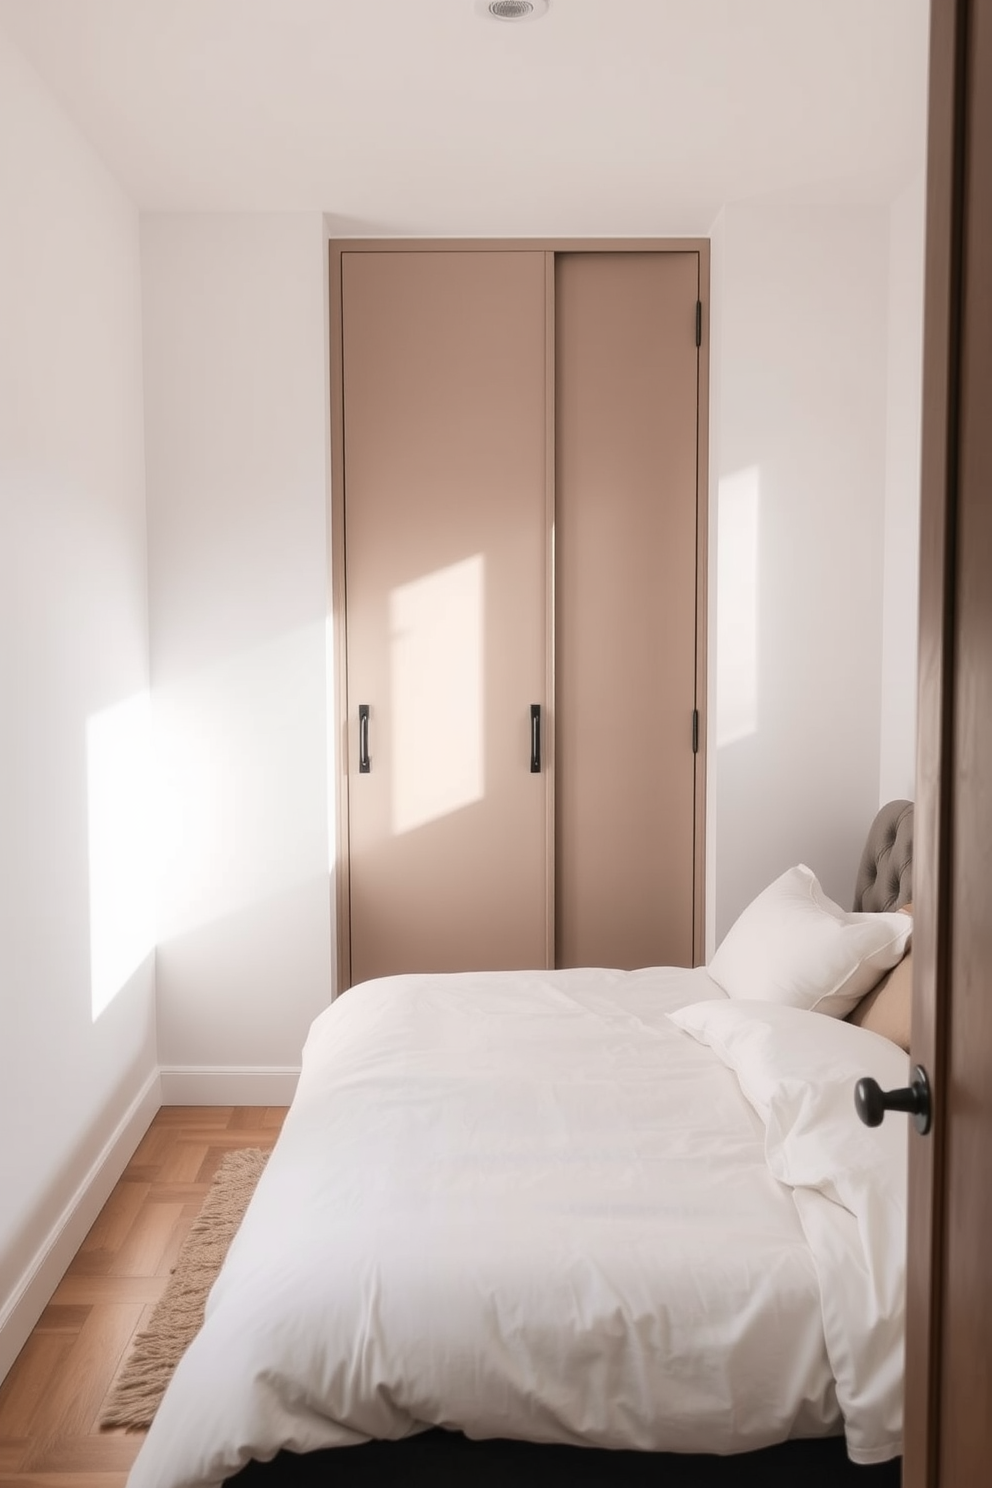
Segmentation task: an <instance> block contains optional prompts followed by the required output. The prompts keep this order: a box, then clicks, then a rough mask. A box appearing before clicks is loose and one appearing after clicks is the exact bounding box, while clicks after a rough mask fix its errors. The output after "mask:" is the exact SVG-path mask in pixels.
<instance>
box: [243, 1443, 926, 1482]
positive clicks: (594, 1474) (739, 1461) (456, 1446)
mask: <svg viewBox="0 0 992 1488" xmlns="http://www.w3.org/2000/svg"><path fill="white" fill-rule="evenodd" d="M900 1479H901V1470H900V1462H899V1460H898V1459H897V1460H896V1461H894V1462H884V1463H882V1464H880V1465H879V1466H877V1467H855V1466H854V1464H853V1463H851V1462H850V1461H849V1460H848V1457H847V1453H846V1451H845V1448H844V1441H843V1438H841V1437H832V1438H830V1439H829V1440H827V1441H796V1442H785V1443H784V1444H783V1445H782V1446H778V1447H767V1448H765V1449H764V1450H763V1451H760V1452H745V1453H742V1454H741V1455H740V1456H735V1457H705V1456H685V1455H682V1454H679V1453H671V1452H657V1453H654V1452H607V1451H603V1450H600V1449H597V1448H591V1447H560V1446H533V1445H531V1444H530V1443H528V1442H515V1441H486V1442H475V1441H469V1440H468V1439H467V1438H466V1437H464V1436H461V1435H460V1434H459V1433H457V1432H451V1431H437V1430H435V1431H426V1432H424V1433H423V1434H422V1435H421V1436H414V1437H408V1438H407V1439H406V1440H405V1441H401V1442H368V1443H366V1445H364V1446H360V1447H333V1448H330V1449H328V1450H326V1451H323V1452H311V1453H308V1454H307V1455H306V1456H303V1457H301V1456H294V1455H293V1453H291V1452H280V1453H279V1455H278V1457H276V1458H275V1459H274V1460H273V1461H272V1462H266V1463H262V1462H250V1463H249V1464H248V1466H247V1467H246V1468H244V1470H243V1471H242V1472H240V1473H238V1475H237V1476H236V1477H234V1478H229V1479H228V1483H229V1484H232V1485H235V1484H236V1485H237V1488H283V1485H285V1488H318V1485H319V1488H324V1485H327V1488H331V1485H333V1488H365V1485H370V1488H371V1485H374V1484H382V1483H402V1484H403V1488H566V1485H567V1488H574V1485H576V1484H578V1485H581V1488H627V1485H628V1484H630V1485H634V1484H637V1485H642V1484H643V1485H647V1484H654V1485H656V1488H899V1484H900Z"/></svg>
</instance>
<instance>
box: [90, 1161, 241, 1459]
mask: <svg viewBox="0 0 992 1488" xmlns="http://www.w3.org/2000/svg"><path fill="white" fill-rule="evenodd" d="M267 1157H268V1154H267V1153H265V1152H261V1151H259V1149H258V1148H256V1147H247V1148H242V1149H241V1150H240V1151H237V1152H228V1153H226V1154H225V1156H224V1157H223V1158H222V1159H221V1162H220V1166H219V1167H218V1169H217V1173H216V1176H215V1177H214V1180H213V1182H212V1183H211V1185H210V1188H209V1190H208V1191H207V1196H206V1198H205V1199H204V1201H203V1207H202V1208H201V1210H200V1213H199V1214H198V1215H197V1217H196V1219H195V1220H194V1221H193V1226H192V1228H191V1230H190V1232H189V1234H188V1235H187V1237H186V1239H185V1241H184V1243H183V1247H182V1249H181V1250H180V1252H179V1259H178V1260H177V1261H176V1264H175V1266H174V1267H173V1270H172V1274H171V1276H170V1277H169V1280H168V1282H167V1283H166V1287H165V1291H164V1292H163V1293H162V1295H161V1297H160V1298H159V1300H158V1302H157V1303H156V1304H155V1309H154V1311H153V1313H152V1315H151V1317H150V1319H149V1322H148V1327H147V1328H146V1329H145V1330H144V1331H143V1332H142V1333H139V1334H138V1336H137V1338H136V1339H135V1341H134V1346H133V1348H132V1350H131V1353H130V1354H129V1355H128V1357H127V1359H126V1360H125V1361H124V1366H123V1368H122V1370H121V1372H120V1374H119V1376H118V1378H117V1381H116V1383H115V1385H114V1387H113V1389H112V1390H111V1392H110V1395H109V1396H108V1398H107V1404H106V1406H105V1407H104V1411H103V1414H102V1415H101V1417H100V1425H101V1427H102V1428H104V1429H105V1430H110V1429H112V1428H118V1429H119V1428H121V1427H123V1428H124V1429H125V1430H128V1431H144V1430H145V1429H146V1428H147V1427H148V1426H150V1425H151V1423H152V1417H153V1416H154V1415H155V1412H156V1410H157V1409H158V1405H159V1401H160V1400H161V1399H162V1396H163V1395H164V1394H165V1388H166V1386H167V1385H168V1383H169V1380H170V1379H171V1378H172V1373H173V1370H174V1369H175V1367H176V1365H177V1364H178V1363H179V1360H180V1359H181V1358H182V1356H183V1354H184V1353H185V1352H186V1349H187V1347H188V1346H189V1344H190V1343H191V1342H192V1341H193V1338H194V1337H195V1336H196V1334H197V1333H198V1332H199V1330H200V1327H201V1325H202V1323H203V1309H204V1307H205V1305H206V1301H207V1294H208V1292H209V1291H210V1288H211V1286H212V1285H213V1283H214V1280H215V1278H216V1276H217V1273H218V1271H219V1270H220V1268H221V1265H222V1263H223V1260H224V1257H225V1256H226V1254H227V1249H228V1246H229V1245H230V1243H231V1241H232V1240H233V1239H234V1235H235V1232H236V1230H237V1228H238V1226H239V1225H240V1223H241V1220H242V1218H243V1216H244V1212H245V1210H246V1209H247V1207H248V1201H249V1199H250V1198H251V1196H252V1194H253V1193H254V1191H255V1185H256V1183H257V1182H258V1180H259V1177H260V1175H261V1172H262V1169H263V1168H264V1167H265V1163H266V1159H267Z"/></svg>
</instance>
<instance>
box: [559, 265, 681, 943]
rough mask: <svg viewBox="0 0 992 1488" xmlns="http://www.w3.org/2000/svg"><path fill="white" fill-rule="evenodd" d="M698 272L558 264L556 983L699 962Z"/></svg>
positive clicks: (675, 268) (658, 267) (668, 267)
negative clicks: (589, 974) (561, 975)
mask: <svg viewBox="0 0 992 1488" xmlns="http://www.w3.org/2000/svg"><path fill="white" fill-rule="evenodd" d="M698 263H699V258H698V255H697V254H696V253H588V254H583V253H576V254H559V255H558V256H557V259H556V268H555V334H556V370H555V377H556V498H555V513H556V516H555V571H556V586H557V598H556V621H555V636H556V653H555V693H556V740H557V744H556V768H557V777H556V783H555V798H556V850H555V861H556V911H555V917H556V964H557V965H559V966H589V965H593V966H620V967H636V966H646V965H684V966H689V965H691V964H692V960H693V881H694V870H695V843H694V820H695V801H694V781H695V756H694V753H693V710H694V708H695V707H696V696H695V687H696V613H697V611H696V576H697V551H696V544H697V531H696V524H697V473H696V459H697V396H698V392H697V388H698V351H697V346H696V301H697V299H698V298H699V277H698V275H699V270H698Z"/></svg>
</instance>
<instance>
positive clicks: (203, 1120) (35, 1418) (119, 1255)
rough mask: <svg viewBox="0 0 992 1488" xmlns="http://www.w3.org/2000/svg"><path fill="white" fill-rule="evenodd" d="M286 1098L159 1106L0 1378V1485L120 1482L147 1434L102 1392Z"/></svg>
mask: <svg viewBox="0 0 992 1488" xmlns="http://www.w3.org/2000/svg"><path fill="white" fill-rule="evenodd" d="M285 1114H286V1111H285V1108H284V1107H282V1106H163V1107H162V1109H161V1110H160V1111H159V1112H158V1115H157V1116H156V1117H155V1119H154V1121H153V1122H152V1124H151V1126H150V1127H149V1128H148V1131H147V1132H146V1134H145V1136H144V1137H143V1138H142V1140H141V1143H140V1145H139V1146H138V1149H137V1151H136V1152H135V1154H134V1156H133V1158H132V1159H131V1162H130V1163H129V1164H128V1167H127V1168H126V1170H125V1172H124V1173H123V1175H122V1176H121V1179H120V1181H119V1182H118V1184H117V1186H116V1188H115V1189H114V1191H113V1193H112V1194H111V1195H110V1198H109V1199H108V1200H107V1202H106V1204H105V1205H104V1207H103V1209H102V1211H101V1213H100V1215H99V1218H98V1219H97V1221H96V1223H95V1224H94V1226H93V1228H92V1229H91V1230H90V1232H89V1234H88V1235H87V1237H86V1239H85V1240H84V1241H83V1243H82V1245H81V1246H80V1249H79V1252H78V1254H77V1255H76V1257H75V1259H74V1260H73V1262H72V1264H71V1265H70V1267H69V1269H68V1271H67V1272H66V1274H65V1276H64V1277H63V1279H62V1281H61V1282H60V1283H59V1286H58V1288H57V1289H56V1291H55V1294H54V1296H53V1297H52V1300H51V1302H50V1303H49V1305H48V1307H47V1308H46V1309H45V1311H44V1313H43V1314H42V1316H41V1317H40V1318H39V1320H38V1323H37V1325H36V1327H35V1329H34V1331H33V1333H32V1334H31V1336H30V1338H29V1339H28V1341H27V1342H26V1343H25V1345H24V1347H23V1349H22V1350H21V1352H20V1354H19V1356H18V1358H17V1360H16V1362H15V1364H14V1367H13V1369H12V1370H11V1371H10V1373H9V1374H8V1376H7V1378H6V1379H5V1381H4V1382H3V1384H2V1385H0V1488H124V1484H125V1482H126V1480H127V1475H128V1471H129V1469H130V1466H131V1463H132V1462H133V1461H134V1458H135V1457H136V1455H137V1453H138V1449H139V1447H140V1446H141V1441H142V1433H140V1432H123V1431H100V1430H99V1429H98V1424H97V1423H98V1421H99V1418H100V1413H101V1410H102V1408H103V1402H104V1399H105V1398H106V1395H107V1392H108V1391H109V1389H110V1387H111V1386H112V1384H113V1382H114V1379H115V1378H116V1375H117V1372H118V1370H119V1369H120V1367H121V1365H122V1363H123V1362H124V1360H125V1358H126V1357H127V1354H128V1351H129V1349H130V1347H131V1343H132V1340H133V1339H134V1336H135V1334H136V1333H138V1332H140V1330H141V1329H142V1328H144V1327H145V1326H146V1324H147V1319H148V1315H149V1313H150V1312H151V1309H152V1306H153V1305H154V1303H155V1302H156V1300H157V1299H158V1297H159V1294H160V1293H161V1291H162V1289H163V1287H164V1286H165V1283H166V1281H167V1279H168V1276H169V1271H170V1268H171V1267H172V1266H173V1265H174V1264H175V1260H176V1256H177V1255H178V1253H179V1248H180V1246H181V1245H182V1243H183V1240H184V1239H185V1237H186V1234H187V1232H188V1231H189V1228H190V1225H191V1224H192V1223H193V1220H194V1219H195V1218H196V1216H197V1214H198V1213H199V1210H200V1205H201V1204H202V1202H203V1199H204V1196H205V1195H206V1192H207V1189H208V1188H209V1186H210V1180H211V1179H212V1178H213V1176H214V1173H215V1172H216V1170H217V1165H218V1163H219V1162H220V1160H221V1158H222V1157H223V1155H224V1153H225V1152H230V1151H232V1150H233V1149H234V1148H238V1147H261V1148H262V1149H263V1150H264V1151H268V1150H269V1149H270V1148H271V1147H272V1145H273V1143H274V1142H275V1139H276V1137H277V1136H278V1135H279V1130H280V1128H281V1126H282V1122H283V1117H284V1116H285Z"/></svg>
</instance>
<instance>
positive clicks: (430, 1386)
mask: <svg viewBox="0 0 992 1488" xmlns="http://www.w3.org/2000/svg"><path fill="white" fill-rule="evenodd" d="M722 996H723V994H722V993H720V991H719V989H718V988H717V987H716V986H715V984H714V983H713V982H712V981H711V980H710V979H709V978H708V977H707V975H706V972H705V971H703V970H696V971H680V970H673V969H668V968H663V969H649V970H644V971H638V972H629V973H625V972H604V971H589V970H587V971H569V972H545V973H527V974H512V975H507V974H502V973H485V974H476V975H459V976H446V977H440V978H431V977H423V976H417V977H402V978H387V979H383V980H380V981H375V982H369V983H365V984H364V985H362V986H359V987H355V988H353V989H352V990H351V991H349V992H347V993H345V994H344V996H342V997H341V998H339V999H338V1000H337V1001H336V1002H335V1003H334V1004H333V1005H332V1006H331V1007H330V1008H329V1009H328V1010H327V1011H326V1012H325V1013H323V1014H322V1015H321V1016H320V1017H319V1018H318V1019H317V1020H316V1021H315V1023H314V1025H313V1027H312V1029H311V1032H310V1036H309V1039H308V1041H307V1045H306V1050H305V1055H304V1060H303V1073H302V1076H301V1079H300V1084H299V1088H298V1092H297V1095H296V1099H295V1101H294V1103H293V1106H292V1108H291V1110H290V1112H289V1114H288V1116H287V1118H286V1122H285V1126H284V1128H283V1131H282V1134H281V1136H280V1138H279V1141H278V1144H277V1146H276V1148H275V1151H274V1152H273V1154H272V1156H271V1158H270V1160H269V1163H268V1166H267V1168H266V1171H265V1173H264V1174H263V1177H262V1179H261V1182H260V1183H259V1186H258V1189H257V1191H256V1194H255V1197H254V1198H253V1200H252V1203H251V1205H250V1207H249V1210H248V1213H247V1214H246V1216H245V1220H244V1222H243V1224H242V1226H241V1229H240V1231H239V1232H238V1235H237V1236H236V1238H235V1241H234V1243H233V1245H232V1247H231V1250H230V1252H229V1255H228V1258H227V1261H226V1263H225V1266H224V1268H223V1271H222V1272H221V1275H220V1277H219V1278H218V1280H217V1282H216V1284H215V1286H214V1288H213V1291H212V1293H211V1296H210V1299H209V1304H208V1308H207V1316H206V1321H205V1324H204V1327H203V1329H202V1331H201V1333H200V1334H199V1336H198V1337H197V1338H196V1339H195V1340H194V1342H193V1344H192V1345H191V1347H190V1349H189V1350H188V1352H187V1354H186V1356H185V1357H184V1359H183V1360H182V1362H181V1363H180V1365H179V1367H178V1369H177V1371H176V1373H175V1376H174V1378H173V1381H172V1383H171V1385H170V1387H169V1390H168V1392H167V1394H166V1397H165V1399H164V1401H163V1403H162V1405H161V1407H160V1409H159V1412H158V1415H157V1416H156V1419H155V1422H154V1424H153V1426H152V1428H151V1431H150V1432H149V1435H148V1438H147V1440H146V1442H145V1444H144V1446H143V1448H142V1450H141V1453H140V1454H139V1457H138V1459H137V1462H136V1464H135V1466H134V1468H133V1471H132V1474H131V1477H130V1479H129V1488H211V1485H215V1484H219V1483H221V1482H222V1481H223V1479H224V1478H226V1477H228V1476H230V1475H231V1474H233V1473H234V1472H236V1471H237V1470H238V1469H239V1468H240V1467H242V1466H243V1465H244V1463H245V1462H246V1461H247V1460H248V1459H249V1458H250V1457H255V1458H259V1459H263V1460H264V1459H268V1458H270V1457H272V1456H273V1455H274V1454H275V1453H276V1452H277V1451H278V1450H279V1449H280V1448H282V1447H287V1448H289V1449H291V1450H293V1451H297V1452H301V1451H308V1450H312V1449H316V1448H320V1447H326V1446H331V1445H336V1444H341V1445H347V1444H353V1443H356V1442H360V1441H362V1440H365V1439H367V1438H370V1437H380V1438H399V1437H402V1436H405V1435H408V1434H410V1433H412V1432H416V1431H418V1430H422V1429H424V1428H425V1427H426V1426H429V1425H442V1426H449V1427H453V1428H458V1429H460V1430H462V1431H464V1432H466V1433H467V1434H468V1435H470V1436H476V1437H487V1436H508V1437H518V1438H524V1439H529V1440H532V1441H545V1442H551V1441H554V1442H572V1443H584V1444H589V1445H597V1446H606V1447H634V1448H640V1449H646V1450H669V1451H685V1452H696V1451H706V1452H720V1453H726V1452H731V1451H739V1450H745V1449H750V1448H756V1447H760V1446H763V1445H766V1444H769V1443H772V1442H776V1441H780V1440H783V1439H784V1438H786V1437H788V1436H790V1435H807V1436H810V1435H824V1434H828V1433H830V1432H835V1431H838V1430H840V1429H842V1422H841V1417H840V1412H839V1408H838V1404H837V1396H836V1390H835V1384H834V1377H833V1372H832V1370H831V1365H830V1360H829V1357H828V1352H827V1348H826V1345H825V1340H824V1330H823V1319H822V1309H821V1293H820V1276H819V1274H818V1262H817V1258H816V1257H814V1255H813V1253H812V1252H811V1249H810V1244H809V1242H808V1240H807V1237H806V1233H805V1232H804V1227H803V1223H802V1222H801V1221H800V1216H799V1214H798V1212H797V1207H796V1204H795V1203H794V1201H793V1190H792V1188H791V1187H790V1186H788V1185H787V1184H786V1183H783V1182H781V1181H780V1180H779V1179H778V1178H776V1177H774V1176H773V1174H772V1172H771V1171H770V1170H769V1167H768V1165H767V1163H766V1159H765V1124H764V1121H763V1120H762V1118H761V1116H760V1115H759V1114H758V1113H757V1112H756V1111H755V1109H754V1108H753V1107H752V1105H751V1104H749V1102H748V1100H746V1099H745V1097H744V1095H743V1094H742V1092H741V1089H740V1086H739V1083H738V1079H737V1076H736V1075H735V1073H734V1072H733V1071H732V1070H731V1069H728V1068H727V1067H726V1066H725V1064H724V1063H723V1062H722V1061H721V1060H720V1059H718V1058H716V1057H715V1055H714V1053H713V1050H712V1049H710V1048H708V1047H706V1046H704V1045H703V1044H701V1043H699V1042H697V1041H696V1040H695V1039H694V1038H692V1037H691V1036H690V1035H689V1034H687V1033H686V1032H683V1031H682V1030H681V1029H679V1028H677V1027H676V1026H674V1024H673V1023H671V1022H670V1021H669V1020H668V1018H667V1017H666V1016H665V1014H666V1012H667V1011H670V1010H674V1009H676V1008H680V1007H682V1006H684V1005H686V1004H688V1003H693V1002H697V1001H701V1000H706V999H714V998H718V997H722ZM802 1016H808V1017H819V1015H817V1014H809V1015H802ZM856 1032H860V1030H857V1031H856ZM869 1037H873V1036H871V1035H869ZM821 1198H822V1195H821ZM822 1203H823V1205H825V1206H827V1208H828V1209H829V1208H834V1209H837V1211H838V1216H841V1215H842V1216H843V1220H842V1221H841V1222H842V1224H843V1225H846V1224H847V1223H849V1221H850V1215H849V1213H848V1211H847V1210H845V1209H842V1208H841V1207H840V1206H839V1205H838V1204H836V1203H832V1202H831V1201H830V1200H829V1199H827V1198H823V1199H822ZM816 1224H817V1225H819V1226H820V1227H821V1228H824V1227H825V1229H826V1231H827V1232H829V1229H830V1226H829V1221H828V1219H825V1218H824V1216H823V1215H822V1214H820V1215H818V1216H817V1219H816ZM843 1234H844V1239H843V1243H841V1242H838V1243H837V1245H836V1246H835V1250H836V1252H837V1254H839V1255H844V1254H846V1253H847V1251H848V1250H849V1246H850V1236H849V1235H848V1233H847V1230H846V1228H845V1229H844V1231H843ZM826 1248H827V1249H829V1246H827V1247H826ZM869 1434H870V1433H869ZM879 1448H880V1450H881V1455H889V1454H891V1450H892V1447H891V1443H889V1445H888V1446H886V1444H885V1443H875V1444H874V1447H873V1443H872V1442H871V1441H870V1440H869V1441H868V1444H867V1448H866V1453H867V1456H868V1457H871V1456H872V1455H873V1451H874V1454H875V1455H877V1454H878V1449H879Z"/></svg>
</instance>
